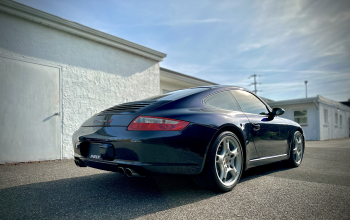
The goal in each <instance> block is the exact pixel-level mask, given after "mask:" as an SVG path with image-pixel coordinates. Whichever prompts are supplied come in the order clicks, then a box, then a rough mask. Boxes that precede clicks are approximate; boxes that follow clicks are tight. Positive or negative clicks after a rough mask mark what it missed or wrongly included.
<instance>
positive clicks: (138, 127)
mask: <svg viewBox="0 0 350 220" xmlns="http://www.w3.org/2000/svg"><path fill="white" fill-rule="evenodd" d="M283 113H284V110H283V109H281V108H274V109H271V108H270V107H269V105H268V104H266V103H265V102H264V101H263V100H262V99H261V98H259V97H258V96H256V95H255V94H253V93H252V92H250V91H248V90H246V89H243V88H240V87H233V86H202V87H195V88H190V89H184V90H178V91H174V92H170V93H167V94H164V95H159V96H155V97H150V98H148V99H145V100H141V101H137V102H130V103H124V104H120V105H116V106H114V107H111V108H109V109H106V110H104V111H102V112H100V113H98V114H95V115H94V116H92V117H91V118H90V119H88V120H87V121H86V122H84V123H83V124H82V126H81V127H80V128H79V130H77V131H76V132H75V133H74V135H73V145H74V157H75V163H76V164H77V165H78V166H81V167H84V166H89V167H93V168H97V169H103V170H109V171H115V172H119V173H121V174H122V175H126V176H128V177H131V176H145V175H158V174H185V175H192V176H193V177H194V179H195V180H196V182H197V183H199V184H201V185H203V186H205V187H208V188H211V189H214V190H220V191H229V190H232V188H233V187H234V186H235V185H236V184H237V183H238V181H239V179H240V178H241V175H242V172H243V171H244V170H247V169H249V168H251V167H255V166H259V165H263V164H267V163H272V162H276V161H281V160H286V161H287V163H289V164H290V165H291V166H293V167H297V166H299V165H300V163H301V161H302V159H303V153H304V146H305V142H304V140H305V138H304V133H303V130H302V129H301V127H300V125H299V124H297V123H295V122H293V121H290V120H287V119H284V118H281V117H279V116H280V115H282V114H283Z"/></svg>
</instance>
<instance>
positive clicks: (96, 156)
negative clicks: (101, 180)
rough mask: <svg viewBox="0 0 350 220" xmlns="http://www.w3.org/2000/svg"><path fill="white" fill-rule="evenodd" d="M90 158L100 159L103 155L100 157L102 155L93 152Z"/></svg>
mask: <svg viewBox="0 0 350 220" xmlns="http://www.w3.org/2000/svg"><path fill="white" fill-rule="evenodd" d="M90 158H93V159H100V158H101V157H100V155H93V154H92V155H91V156H90Z"/></svg>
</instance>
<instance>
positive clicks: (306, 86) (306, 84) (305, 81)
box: [305, 80, 307, 98]
mask: <svg viewBox="0 0 350 220" xmlns="http://www.w3.org/2000/svg"><path fill="white" fill-rule="evenodd" d="M305 95H306V98H307V80H306V81H305Z"/></svg>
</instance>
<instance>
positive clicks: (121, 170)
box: [118, 167, 141, 177]
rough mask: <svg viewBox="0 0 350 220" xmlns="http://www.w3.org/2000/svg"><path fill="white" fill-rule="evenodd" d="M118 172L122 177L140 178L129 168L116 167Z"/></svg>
mask: <svg viewBox="0 0 350 220" xmlns="http://www.w3.org/2000/svg"><path fill="white" fill-rule="evenodd" d="M118 172H119V173H120V174H121V175H122V176H124V175H125V176H127V177H141V175H140V174H138V173H137V172H136V171H134V170H132V169H130V168H125V169H124V167H118Z"/></svg>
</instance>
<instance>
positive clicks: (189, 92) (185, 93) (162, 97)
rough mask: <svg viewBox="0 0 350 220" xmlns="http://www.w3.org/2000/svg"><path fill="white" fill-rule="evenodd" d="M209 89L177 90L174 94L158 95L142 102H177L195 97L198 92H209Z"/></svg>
mask: <svg viewBox="0 0 350 220" xmlns="http://www.w3.org/2000/svg"><path fill="white" fill-rule="evenodd" d="M208 89H209V88H198V87H197V88H190V89H182V90H176V91H173V92H168V93H165V94H162V95H157V96H152V97H149V98H147V99H143V100H141V101H146V100H155V101H165V100H170V101H173V100H177V99H181V98H183V97H186V96H189V95H193V94H195V93H198V92H202V91H205V90H208Z"/></svg>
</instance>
